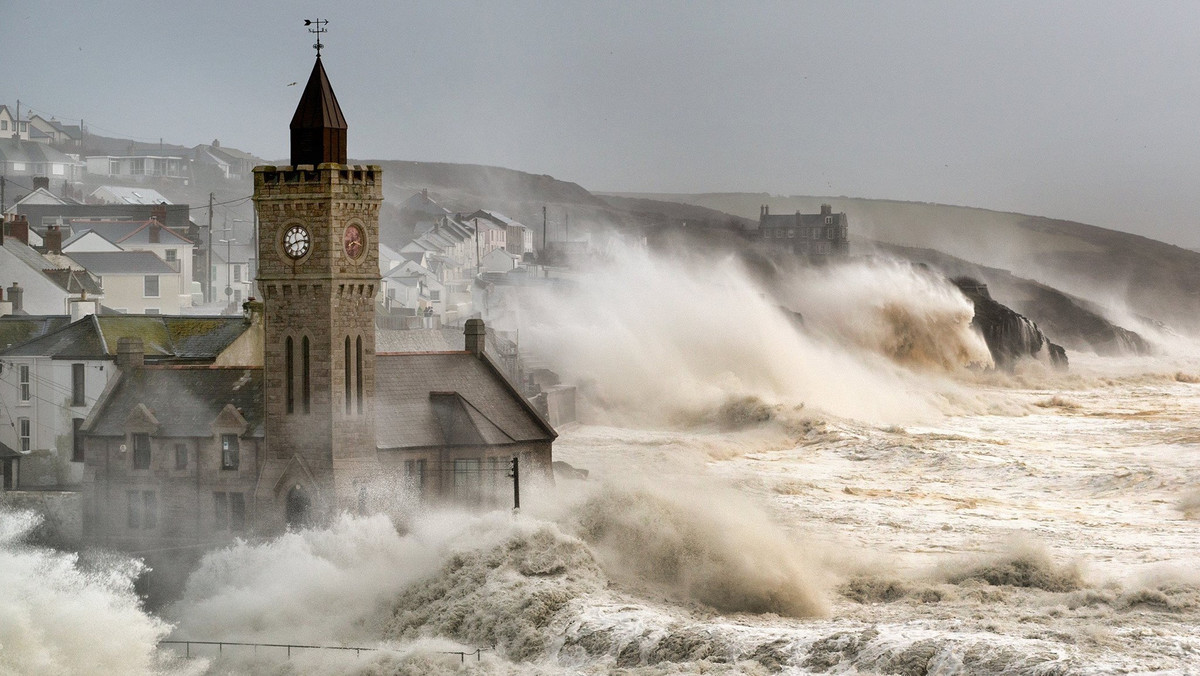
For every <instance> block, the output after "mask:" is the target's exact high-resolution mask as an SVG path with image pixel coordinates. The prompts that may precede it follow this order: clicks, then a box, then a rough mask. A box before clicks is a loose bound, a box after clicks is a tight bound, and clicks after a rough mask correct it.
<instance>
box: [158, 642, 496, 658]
mask: <svg viewBox="0 0 1200 676" xmlns="http://www.w3.org/2000/svg"><path fill="white" fill-rule="evenodd" d="M158 644H159V645H160V646H161V645H181V646H184V657H186V658H188V659H190V658H191V657H192V646H194V645H215V646H217V654H224V653H225V646H243V647H253V648H254V654H255V655H257V654H258V649H259V648H286V649H287V656H288V657H289V658H291V656H292V648H296V649H298V650H300V649H304V650H353V651H354V656H355V657H358V656H360V655H362V653H363V651H368V652H370V651H377V650H386V648H364V647H361V646H344V645H304V644H299V643H244V642H240V641H185V640H176V639H167V640H163V641H159V642H158ZM436 652H437V654H439V655H458V661H459V662H460V663H465V662H466V661H467V655H474V656H475V661H476V662H478V661H479V660H480V655H481V654H482V653H483V648H476V649H475V650H474V651H473V652H464V651H461V650H438V651H436Z"/></svg>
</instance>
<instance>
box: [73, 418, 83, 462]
mask: <svg viewBox="0 0 1200 676" xmlns="http://www.w3.org/2000/svg"><path fill="white" fill-rule="evenodd" d="M83 421H84V418H71V462H83V458H84V448H83V435H82V434H80V431H81V430H82V428H83Z"/></svg>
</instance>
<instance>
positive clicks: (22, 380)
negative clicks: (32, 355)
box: [17, 364, 33, 404]
mask: <svg viewBox="0 0 1200 676" xmlns="http://www.w3.org/2000/svg"><path fill="white" fill-rule="evenodd" d="M17 385H18V388H19V389H20V394H18V396H17V400H18V401H20V402H21V403H22V404H27V403H29V402H30V401H31V400H32V399H33V380H32V378H31V377H30V371H29V364H17Z"/></svg>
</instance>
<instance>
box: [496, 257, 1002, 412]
mask: <svg viewBox="0 0 1200 676" xmlns="http://www.w3.org/2000/svg"><path fill="white" fill-rule="evenodd" d="M888 284H889V280H888V279H886V278H885V279H882V280H880V281H879V282H878V283H877V284H875V285H874V286H873V287H871V288H870V289H867V290H866V291H863V292H862V293H865V294H867V295H870V293H873V292H874V289H878V288H886V287H887V285H888ZM926 286H927V287H928V288H929V289H933V290H934V291H936V292H937V293H938V294H942V295H939V296H937V297H936V301H937V303H941V304H942V305H944V306H945V311H944V312H940V313H939V312H932V313H926V312H923V311H921V310H919V308H920V307H921V304H922V303H923V302H925V300H924V299H923V298H921V297H920V296H913V297H900V298H898V299H897V300H896V301H895V302H894V303H892V304H891V305H889V308H890V309H889V310H888V312H890V313H891V314H892V320H891V321H892V324H893V325H892V327H891V329H890V330H893V331H894V330H897V324H903V326H900V327H899V329H898V330H901V331H903V332H905V334H906V335H904V336H901V337H898V338H896V340H895V341H894V342H895V343H896V344H895V345H894V346H893V347H892V348H891V350H890V352H891V355H889V356H884V355H881V354H879V353H878V352H876V351H872V350H871V349H868V348H866V347H864V346H862V345H860V344H856V342H855V341H837V340H831V339H828V337H825V338H815V337H814V336H813V335H811V332H810V331H809V330H808V326H809V323H810V322H809V321H808V318H807V317H806V318H805V325H804V328H801V327H800V326H798V324H797V321H796V318H795V316H794V314H793V313H790V312H788V311H787V310H786V309H784V308H782V307H780V304H779V303H778V302H777V301H776V300H774V299H772V298H771V297H770V295H769V294H768V293H767V292H766V291H765V290H764V289H763V288H762V287H761V286H759V285H758V284H757V283H756V282H754V281H753V280H752V278H751V276H750V275H749V274H748V273H747V272H746V271H745V269H744V268H743V267H742V265H741V264H740V263H739V262H738V261H737V260H735V259H733V258H727V259H723V260H719V261H715V262H712V263H710V264H708V265H706V266H704V267H702V268H697V267H694V266H691V265H688V264H686V263H684V262H683V261H680V260H677V259H673V258H667V257H663V256H656V255H653V254H651V253H649V252H647V251H645V250H644V249H640V248H633V247H629V248H626V249H625V250H622V251H621V252H620V253H619V255H614V256H612V257H611V258H610V259H608V261H607V262H606V263H604V264H601V265H598V266H597V267H596V268H595V269H592V270H589V271H588V272H587V273H585V274H583V275H581V276H580V277H579V278H578V279H577V280H575V284H574V285H572V286H570V287H565V288H562V289H557V290H552V291H544V292H543V293H541V294H532V293H531V294H530V295H529V296H528V301H529V302H525V303H523V304H522V313H521V322H520V325H519V327H516V328H520V330H521V338H522V342H523V347H524V346H526V345H527V346H529V348H530V350H531V351H532V352H533V353H536V354H538V355H540V356H541V357H542V358H544V359H546V360H547V361H548V362H549V363H550V365H551V366H552V368H554V369H555V370H556V371H558V372H559V373H560V374H562V375H563V376H564V377H565V379H566V380H568V381H569V382H573V383H577V384H578V385H579V386H580V392H581V394H582V395H583V399H584V400H583V402H582V408H583V414H584V416H585V418H586V419H588V420H589V421H591V422H598V423H611V424H635V425H643V426H662V425H679V424H690V423H691V421H693V420H695V418H696V416H697V415H699V414H703V413H705V412H715V411H719V410H720V409H721V407H722V406H723V405H725V404H726V402H728V401H731V400H737V399H739V398H744V397H754V398H756V399H758V400H760V401H762V402H763V403H765V404H766V405H769V406H773V405H779V404H783V405H788V406H799V405H804V406H810V407H813V408H815V409H817V410H821V411H824V412H827V413H830V414H833V415H837V416H843V417H850V418H856V419H860V420H868V421H875V422H896V421H900V420H912V419H924V418H929V417H939V416H940V413H941V408H940V407H941V405H942V404H943V403H944V398H942V397H941V396H940V395H939V393H938V392H937V391H936V390H937V388H934V387H930V383H929V381H928V379H922V378H915V377H914V376H913V374H912V372H911V370H909V369H907V368H904V367H903V366H902V365H901V364H897V363H896V361H894V360H892V359H891V357H892V356H896V355H899V356H901V357H903V358H904V359H907V360H908V361H909V362H912V361H915V360H925V361H931V360H932V361H938V360H940V361H942V362H945V363H951V362H953V363H955V364H956V365H958V364H959V362H964V363H963V364H962V365H965V362H970V361H971V360H972V357H973V355H974V356H978V355H975V352H976V351H977V350H976V348H977V347H978V346H977V345H975V343H973V342H972V340H973V339H972V338H971V336H970V334H969V333H967V334H962V335H960V329H961V326H960V325H962V324H963V321H964V319H965V322H966V324H969V321H970V315H969V314H968V315H966V316H965V318H964V317H963V315H962V311H963V308H964V303H965V301H964V300H962V297H961V294H960V295H959V296H958V297H957V299H955V298H954V297H952V296H951V295H950V293H951V292H950V291H948V290H946V289H943V288H940V287H937V286H935V285H930V284H927V285H926ZM918 291H919V289H918ZM850 300H851V301H855V300H860V299H858V298H851V299H850ZM834 301H836V299H833V298H831V299H829V302H830V303H833V302H834ZM937 303H935V305H937ZM844 304H845V303H844ZM942 305H938V307H941V306H942ZM968 307H969V306H968ZM905 308H913V309H911V310H910V309H905ZM831 311H832V310H831ZM845 311H846V312H849V313H853V312H854V310H852V309H846V310H845ZM868 311H869V310H868ZM856 316H858V315H853V314H850V315H849V317H850V320H849V321H850V322H854V321H857V320H856V319H854V318H855V317H856ZM931 318H932V320H936V321H934V325H933V326H929V327H926V326H925V325H924V324H923V322H929V321H931ZM946 326H949V327H950V329H952V330H953V331H954V333H952V335H951V336H950V337H948V338H947V339H946V341H944V342H945V345H943V344H940V343H935V342H933V341H934V337H935V334H936V333H937V332H938V331H940V330H943V329H945V328H946ZM886 330H889V329H888V328H887V327H880V328H879V329H878V330H877V331H876V330H875V329H872V331H876V332H882V331H886ZM879 340H882V338H879ZM955 340H957V341H958V343H953V341H955ZM901 343H903V344H907V345H908V347H901V346H900V344H901ZM939 350H950V352H948V353H946V354H941V353H938V351H939ZM885 351H886V350H885ZM935 353H937V354H935ZM981 354H983V355H986V349H984V350H983V352H982V353H981ZM897 358H899V357H897ZM904 359H901V361H903V360H904ZM946 386H947V387H953V386H951V385H946Z"/></svg>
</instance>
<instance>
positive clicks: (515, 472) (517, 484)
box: [508, 455, 521, 513]
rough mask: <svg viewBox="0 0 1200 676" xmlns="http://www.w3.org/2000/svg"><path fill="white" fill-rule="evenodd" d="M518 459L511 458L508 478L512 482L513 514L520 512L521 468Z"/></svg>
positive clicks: (515, 457)
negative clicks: (510, 478) (511, 462)
mask: <svg viewBox="0 0 1200 676" xmlns="http://www.w3.org/2000/svg"><path fill="white" fill-rule="evenodd" d="M520 460H521V459H520V458H519V457H517V456H515V455H514V456H513V464H512V474H509V475H508V476H510V477H512V480H513V512H514V513H515V512H519V511H521V467H520V464H519V463H520Z"/></svg>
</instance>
